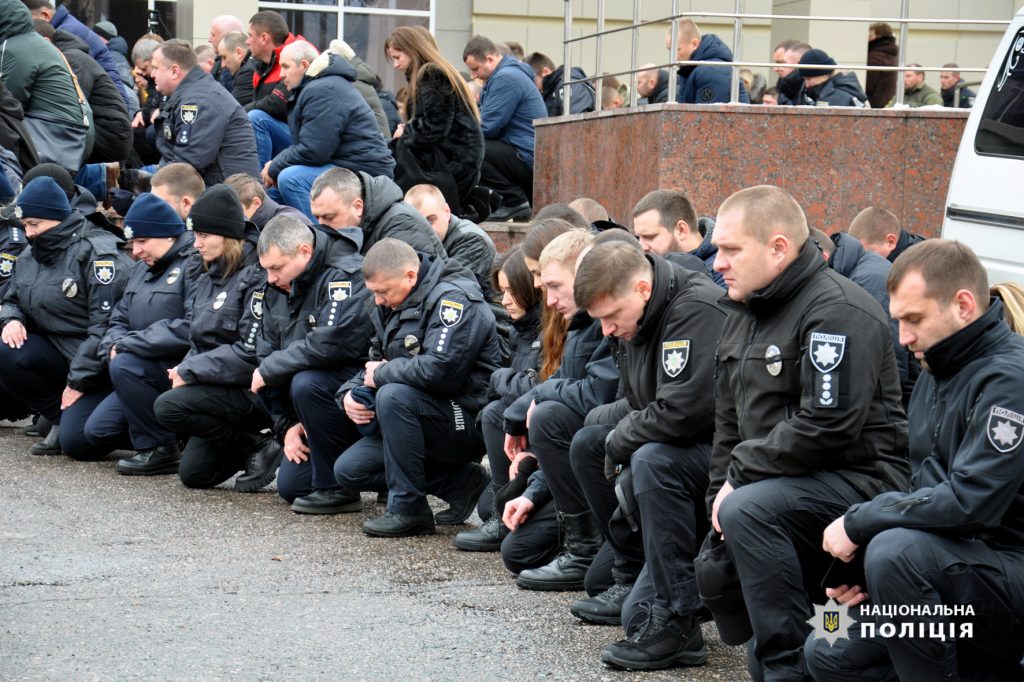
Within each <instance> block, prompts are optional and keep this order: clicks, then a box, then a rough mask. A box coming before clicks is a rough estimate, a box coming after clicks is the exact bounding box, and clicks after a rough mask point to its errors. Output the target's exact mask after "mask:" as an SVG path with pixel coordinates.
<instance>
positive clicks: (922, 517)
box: [845, 299, 1024, 550]
mask: <svg viewBox="0 0 1024 682" xmlns="http://www.w3.org/2000/svg"><path fill="white" fill-rule="evenodd" d="M924 359H925V363H926V364H927V365H928V369H927V370H926V371H924V372H922V374H921V377H920V378H919V379H918V381H917V385H916V386H915V387H914V395H913V397H912V398H911V401H910V465H911V470H912V472H913V474H912V476H911V479H910V492H887V493H883V494H881V495H879V496H878V497H876V498H874V499H873V500H870V501H868V502H864V503H862V504H858V505H854V506H853V507H851V508H850V510H849V511H848V512H847V513H846V520H845V526H846V533H847V535H849V536H850V539H851V540H853V541H854V542H856V543H857V544H861V545H863V544H865V543H866V542H867V541H868V540H870V539H871V538H872V537H874V536H875V535H877V534H878V533H881V532H882V531H883V530H886V529H889V528H919V529H922V530H927V531H933V532H935V533H939V534H942V535H947V536H960V537H965V536H966V537H976V538H979V539H981V540H983V541H984V542H985V543H987V544H988V545H990V546H993V547H997V548H1003V549H1017V550H1020V549H1021V548H1024V457H1022V449H1021V447H1020V446H1021V441H1022V440H1024V438H1022V436H1024V391H1022V390H1021V386H1024V337H1021V336H1018V335H1017V334H1014V333H1012V332H1011V331H1010V328H1009V327H1007V326H1006V322H1004V321H1003V306H1002V304H1001V303H1000V302H998V301H997V300H995V299H993V301H992V304H991V306H990V307H989V309H988V310H987V311H986V312H985V314H984V315H982V316H981V317H980V318H979V319H977V320H975V321H974V322H973V323H971V324H970V325H968V326H967V327H965V328H964V329H961V330H960V331H959V332H957V333H955V334H953V335H952V336H949V337H947V338H945V339H943V340H942V341H940V342H938V343H936V344H935V345H933V346H932V347H931V348H929V349H928V350H927V351H926V352H925V356H924Z"/></svg>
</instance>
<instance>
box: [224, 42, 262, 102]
mask: <svg viewBox="0 0 1024 682" xmlns="http://www.w3.org/2000/svg"><path fill="white" fill-rule="evenodd" d="M217 54H218V55H219V58H220V68H221V71H222V72H224V73H227V74H230V75H231V83H232V85H231V89H230V92H231V95H232V96H233V97H234V98H235V99H236V100H238V103H239V104H241V105H242V106H243V107H244V106H246V105H247V104H249V103H251V102H252V101H253V99H254V98H255V96H256V91H255V90H254V89H253V86H252V74H253V70H254V66H253V59H252V53H251V52H249V47H248V45H247V44H246V37H245V34H244V33H242V32H241V31H232V32H231V33H225V34H224V36H223V37H221V39H220V43H219V44H218V46H217ZM223 83H224V81H223V80H221V84H223Z"/></svg>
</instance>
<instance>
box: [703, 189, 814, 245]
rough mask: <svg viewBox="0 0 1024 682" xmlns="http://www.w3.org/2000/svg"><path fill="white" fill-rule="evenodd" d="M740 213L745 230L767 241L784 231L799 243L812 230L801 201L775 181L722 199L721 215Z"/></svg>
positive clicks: (801, 242)
mask: <svg viewBox="0 0 1024 682" xmlns="http://www.w3.org/2000/svg"><path fill="white" fill-rule="evenodd" d="M734 211H735V212H737V213H739V214H740V215H741V216H742V218H741V220H740V222H741V223H742V225H743V229H744V231H745V232H747V233H749V234H751V235H753V236H754V237H756V238H757V239H758V240H759V241H760V242H761V243H762V244H767V243H768V240H770V239H771V238H772V235H773V234H778V233H780V232H781V233H782V234H783V235H785V236H786V237H787V238H789V239H790V240H791V241H792V242H793V243H794V244H796V245H798V246H800V245H803V243H804V242H806V241H807V238H808V236H809V234H810V230H809V229H808V227H807V216H805V215H804V210H803V209H802V208H800V204H798V203H797V201H796V199H794V198H793V195H791V194H790V193H789V192H787V191H786V190H784V189H782V188H781V187H776V186H775V185H756V186H754V187H747V188H746V189H741V190H740V191H738V192H736V193H735V194H733V195H732V196H730V197H729V198H728V199H726V200H725V201H723V202H722V205H721V206H720V207H719V208H718V215H719V216H721V215H724V214H726V213H730V212H734Z"/></svg>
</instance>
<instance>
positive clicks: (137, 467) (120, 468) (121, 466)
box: [117, 445, 181, 476]
mask: <svg viewBox="0 0 1024 682" xmlns="http://www.w3.org/2000/svg"><path fill="white" fill-rule="evenodd" d="M180 462H181V453H180V452H178V446H177V445H161V446H160V447H158V448H152V449H150V450H140V451H139V452H136V453H135V454H134V455H133V456H132V457H127V458H125V459H119V460H118V461H117V473H119V474H124V475H125V476H160V475H161V474H176V473H178V464H179V463H180Z"/></svg>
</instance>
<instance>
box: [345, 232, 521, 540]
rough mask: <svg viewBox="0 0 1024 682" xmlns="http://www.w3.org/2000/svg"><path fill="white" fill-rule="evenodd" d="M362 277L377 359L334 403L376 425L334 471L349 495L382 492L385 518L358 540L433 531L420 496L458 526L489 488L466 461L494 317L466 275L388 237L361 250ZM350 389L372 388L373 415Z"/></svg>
mask: <svg viewBox="0 0 1024 682" xmlns="http://www.w3.org/2000/svg"><path fill="white" fill-rule="evenodd" d="M363 276H364V278H365V281H366V287H367V288H368V289H369V290H370V291H371V292H373V295H374V300H375V302H376V303H377V306H376V307H375V308H374V309H373V314H372V319H373V324H374V329H375V332H376V338H375V350H376V352H378V353H379V355H377V357H380V358H381V359H380V360H378V361H371V362H368V363H366V369H365V370H364V371H362V372H360V373H359V374H357V375H356V376H355V377H353V378H352V379H351V380H349V381H348V382H346V383H345V385H344V386H342V387H341V390H340V391H339V394H338V397H339V399H340V401H341V403H342V405H343V407H344V409H345V412H346V414H348V416H349V418H350V419H352V421H353V422H355V423H356V424H357V425H365V424H367V423H369V422H370V421H372V420H374V419H376V420H377V422H378V425H379V428H380V433H379V435H378V436H364V437H363V438H361V439H360V440H359V441H357V442H356V444H355V445H353V446H352V447H350V448H349V449H348V450H346V451H345V452H344V453H342V455H341V457H339V458H338V461H337V462H336V464H335V467H334V473H335V475H336V477H337V479H338V482H339V483H340V484H341V485H342V486H343V487H345V488H347V489H349V490H352V491H362V490H374V491H378V492H380V491H382V490H384V489H387V490H388V511H387V513H386V514H385V515H384V516H382V517H379V518H376V519H372V520H370V521H367V522H366V523H364V524H363V532H365V533H367V534H368V535H375V536H382V537H401V536H406V535H423V534H429V533H433V532H434V515H433V514H432V513H431V510H430V507H429V505H428V504H427V499H426V496H427V493H433V494H436V495H437V496H438V497H441V498H442V499H445V500H447V501H448V502H449V504H451V505H452V508H453V510H454V511H455V512H456V516H458V515H460V514H459V512H461V511H465V516H462V519H465V517H466V516H468V515H469V514H470V513H472V509H473V507H474V506H475V505H476V502H477V499H478V498H479V497H480V493H481V492H482V491H483V489H484V487H485V486H486V485H487V482H488V481H489V480H490V479H489V477H488V476H487V474H486V472H485V471H484V469H483V467H481V466H480V465H479V464H475V463H474V462H476V461H479V459H480V457H481V455H482V454H483V451H484V445H483V440H482V438H481V435H480V432H479V431H478V430H477V428H476V414H477V412H479V411H480V409H482V408H483V407H484V405H486V404H487V384H488V382H489V380H490V377H491V373H492V372H493V371H494V370H496V369H497V368H498V367H499V366H500V360H501V356H500V349H499V347H498V338H497V332H496V331H495V327H494V315H493V314H492V313H491V310H490V307H489V306H488V304H487V301H485V300H484V297H483V295H482V294H481V293H480V289H479V287H478V286H477V284H476V281H475V279H474V278H473V276H472V274H471V273H470V272H469V271H468V270H466V269H465V268H463V267H462V266H460V265H455V264H452V265H449V264H448V262H447V261H446V260H445V259H443V258H441V257H439V256H427V255H417V253H416V251H414V250H413V248H412V247H411V246H409V245H408V244H406V243H404V242H400V241H398V240H396V239H382V240H380V241H379V242H377V243H376V244H375V245H374V246H373V247H371V248H370V250H369V251H368V252H367V254H366V259H365V261H364V262H363ZM359 387H367V388H374V389H376V394H375V396H374V407H373V409H370V408H368V407H366V406H365V404H364V403H362V402H357V401H356V399H355V397H354V396H353V395H352V394H353V393H354V392H355V391H354V389H357V388H359ZM462 519H460V520H462Z"/></svg>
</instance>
